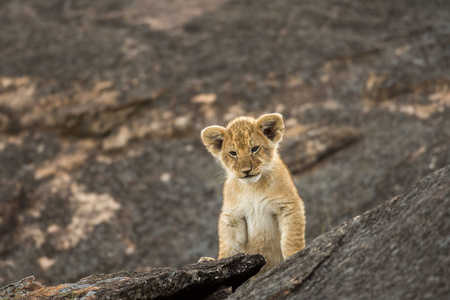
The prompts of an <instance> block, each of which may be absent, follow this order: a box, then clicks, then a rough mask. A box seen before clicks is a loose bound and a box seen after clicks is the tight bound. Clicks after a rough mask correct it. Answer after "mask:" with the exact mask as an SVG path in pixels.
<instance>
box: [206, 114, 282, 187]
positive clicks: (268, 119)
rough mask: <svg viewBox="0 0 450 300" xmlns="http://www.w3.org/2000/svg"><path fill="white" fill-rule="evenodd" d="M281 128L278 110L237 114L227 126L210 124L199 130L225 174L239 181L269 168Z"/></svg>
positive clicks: (255, 178)
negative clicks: (251, 115)
mask: <svg viewBox="0 0 450 300" xmlns="http://www.w3.org/2000/svg"><path fill="white" fill-rule="evenodd" d="M283 130H284V122H283V118H282V116H281V115H280V114H268V115H263V116H261V117H259V118H258V119H256V120H255V119H253V118H250V117H240V118H236V119H234V120H233V121H231V122H230V123H229V124H228V126H227V127H226V128H225V127H221V126H211V127H207V128H205V129H204V130H203V131H202V140H203V143H204V144H205V146H206V148H207V149H208V151H209V152H211V154H212V155H213V156H215V157H216V158H218V159H219V160H220V162H221V163H222V165H223V166H224V167H225V169H226V170H227V171H228V174H229V176H234V177H237V178H239V180H240V181H241V182H244V183H252V182H257V181H258V180H259V179H260V178H261V176H262V175H263V174H264V173H265V172H268V171H270V169H271V168H272V160H273V157H274V155H275V150H276V148H277V145H278V143H279V142H280V141H281V139H282V136H283Z"/></svg>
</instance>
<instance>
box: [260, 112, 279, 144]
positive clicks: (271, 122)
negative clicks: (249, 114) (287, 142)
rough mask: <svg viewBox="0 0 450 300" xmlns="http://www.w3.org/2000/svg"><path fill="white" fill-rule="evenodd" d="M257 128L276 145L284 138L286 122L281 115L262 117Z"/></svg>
mask: <svg viewBox="0 0 450 300" xmlns="http://www.w3.org/2000/svg"><path fill="white" fill-rule="evenodd" d="M256 127H257V128H258V129H259V130H261V131H262V133H263V134H264V135H265V136H266V137H267V138H268V139H269V140H271V141H272V142H274V143H275V144H277V143H279V142H280V141H281V139H282V138H283V132H284V122H283V116H282V115H280V114H277V113H275V114H267V115H262V116H261V117H259V118H258V120H256Z"/></svg>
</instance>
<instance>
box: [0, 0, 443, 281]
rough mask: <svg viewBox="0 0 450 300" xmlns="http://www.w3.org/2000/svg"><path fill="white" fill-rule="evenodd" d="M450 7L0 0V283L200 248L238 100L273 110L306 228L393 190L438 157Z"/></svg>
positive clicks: (151, 262)
mask: <svg viewBox="0 0 450 300" xmlns="http://www.w3.org/2000/svg"><path fill="white" fill-rule="evenodd" d="M449 5H450V3H449V2H448V1H443V0H442V1H439V0H437V1H410V0H401V1H388V0H380V1H373V2H370V3H369V2H358V1H345V0H336V1H328V0H317V1H313V2H311V1H307V0H301V1H297V0H295V1H294V0H280V1H270V0H260V1H238V0H230V1H226V0H195V1H189V3H186V1H181V0H176V1H159V0H138V1H120V0H97V1H85V0H55V1H46V0H22V1H20V2H18V1H14V0H3V1H1V3H0V28H1V30H0V192H1V193H2V196H3V195H4V196H3V197H1V199H0V208H1V209H0V232H1V235H0V286H3V285H6V284H8V283H10V282H16V281H18V280H20V279H21V278H25V277H27V276H30V275H34V276H35V277H36V279H37V280H38V281H39V282H42V283H44V284H46V285H57V284H59V283H62V282H75V281H76V280H78V279H79V278H82V277H85V276H88V275H90V274H95V273H111V272H116V271H119V270H130V271H131V270H135V271H142V270H145V269H146V268H147V267H148V266H156V267H162V266H172V267H180V266H183V265H186V264H189V263H193V262H195V261H197V260H198V258H199V257H201V256H216V255H217V252H218V237H217V218H218V214H219V210H220V206H221V181H222V177H223V176H222V171H221V169H220V166H219V165H217V164H215V163H214V161H213V159H212V158H211V156H210V155H209V154H208V153H207V151H206V150H205V149H204V147H203V145H202V144H201V142H200V138H199V133H200V130H201V129H202V128H204V127H206V126H209V125H213V124H221V125H224V124H225V123H226V122H227V121H229V120H230V119H231V118H233V117H236V116H239V115H244V114H251V115H254V116H258V115H260V114H263V113H268V112H279V113H282V114H283V115H284V117H285V121H286V131H285V132H286V134H285V138H284V144H283V145H282V147H281V155H282V158H283V159H284V160H285V161H286V163H287V164H288V166H289V167H290V168H291V170H292V171H293V173H294V182H295V184H296V186H297V187H298V190H299V192H300V195H301V196H302V198H303V199H304V202H305V208H306V217H307V224H308V225H307V232H306V233H307V241H308V242H311V241H312V240H313V239H314V238H316V237H317V236H319V235H321V234H322V233H325V232H327V231H329V230H330V229H331V228H333V227H334V226H336V225H338V224H340V223H341V222H342V221H344V220H347V219H350V218H352V217H354V216H357V215H359V214H361V213H363V212H364V211H366V210H368V209H371V208H373V207H375V206H377V205H378V204H381V203H382V202H383V201H385V200H387V199H390V198H392V197H394V196H396V195H398V194H401V193H404V192H405V191H406V190H407V189H408V188H409V187H410V186H411V184H412V183H413V182H416V181H417V180H419V179H420V178H422V177H424V176H425V175H427V174H429V173H430V172H433V171H435V170H437V169H439V168H442V167H444V166H446V165H448V164H450V155H449V153H450V145H449V142H448V141H449V140H450V132H449V130H448V128H450V108H449V107H450V56H449V55H450V54H449V53H450V52H449V51H448V45H449V44H450V29H449V26H448V20H449V12H450V6H449ZM3 191H6V192H4V194H3Z"/></svg>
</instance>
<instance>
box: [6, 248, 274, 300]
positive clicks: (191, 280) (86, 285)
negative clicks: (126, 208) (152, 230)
mask: <svg viewBox="0 0 450 300" xmlns="http://www.w3.org/2000/svg"><path fill="white" fill-rule="evenodd" d="M265 263H266V261H265V259H264V258H263V257H262V255H260V254H256V255H248V254H242V253H240V254H236V255H235V256H233V257H229V258H226V259H222V260H217V261H208V262H202V263H199V264H194V265H189V266H186V267H184V268H180V269H175V268H153V269H150V270H149V271H146V272H141V273H138V272H127V271H123V272H118V273H113V274H98V275H92V276H89V277H86V278H82V279H80V280H78V281H77V282H76V283H65V284H61V285H58V286H51V287H46V286H44V285H42V284H40V283H39V282H37V281H36V280H35V278H34V277H33V276H32V277H27V278H24V279H22V280H21V281H19V282H17V283H14V284H11V285H8V286H6V287H4V288H2V289H0V299H10V298H19V297H20V299H81V298H82V299H91V300H93V299H204V298H207V297H209V298H208V299H225V298H226V297H227V296H228V295H229V294H230V293H231V290H232V289H236V288H237V287H239V286H240V285H241V284H242V283H243V282H244V281H246V280H247V279H248V278H250V277H252V276H253V275H255V274H256V273H258V271H259V270H260V269H261V267H262V266H264V264H265Z"/></svg>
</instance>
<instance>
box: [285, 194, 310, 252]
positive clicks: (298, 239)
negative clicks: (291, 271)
mask: <svg viewBox="0 0 450 300" xmlns="http://www.w3.org/2000/svg"><path fill="white" fill-rule="evenodd" d="M278 213H279V216H278V220H279V225H280V230H281V241H280V243H281V252H282V253H283V259H286V258H288V257H290V256H291V255H293V254H294V253H297V252H298V251H300V250H301V249H303V248H304V247H305V214H304V210H303V206H301V205H299V204H298V203H296V202H295V201H286V202H284V203H281V205H280V206H279V212H278Z"/></svg>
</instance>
